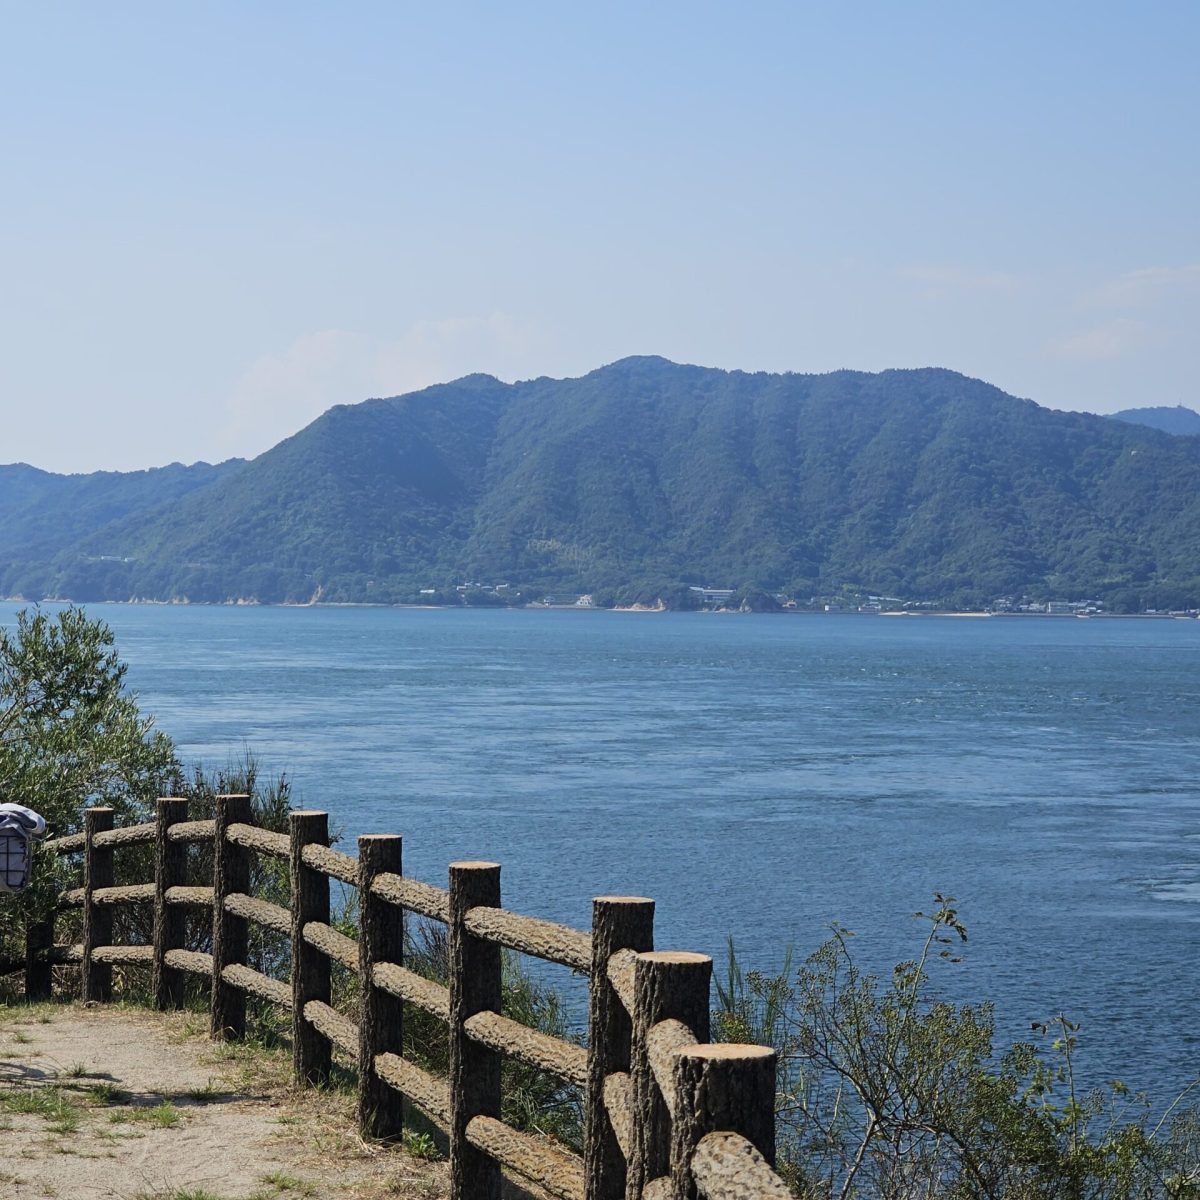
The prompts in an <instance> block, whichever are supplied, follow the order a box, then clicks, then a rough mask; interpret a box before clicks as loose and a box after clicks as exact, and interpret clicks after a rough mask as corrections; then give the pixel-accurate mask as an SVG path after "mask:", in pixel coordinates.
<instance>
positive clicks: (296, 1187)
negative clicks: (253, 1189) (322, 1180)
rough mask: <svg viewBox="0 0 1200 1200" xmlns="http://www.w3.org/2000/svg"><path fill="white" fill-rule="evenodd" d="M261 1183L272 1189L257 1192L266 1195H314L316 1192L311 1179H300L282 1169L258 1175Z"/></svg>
mask: <svg viewBox="0 0 1200 1200" xmlns="http://www.w3.org/2000/svg"><path fill="white" fill-rule="evenodd" d="M260 1178H261V1179H262V1181H263V1183H265V1184H267V1185H268V1186H269V1187H270V1188H271V1189H272V1190H271V1191H270V1192H264V1193H259V1194H261V1195H263V1196H264V1197H266V1196H273V1195H279V1194H280V1193H283V1194H289V1193H290V1194H291V1195H295V1196H315V1195H316V1192H317V1187H316V1184H314V1183H313V1182H312V1181H311V1180H308V1179H301V1178H300V1177H299V1176H297V1175H288V1174H286V1173H285V1172H283V1171H272V1172H271V1173H270V1174H269V1175H263V1176H260Z"/></svg>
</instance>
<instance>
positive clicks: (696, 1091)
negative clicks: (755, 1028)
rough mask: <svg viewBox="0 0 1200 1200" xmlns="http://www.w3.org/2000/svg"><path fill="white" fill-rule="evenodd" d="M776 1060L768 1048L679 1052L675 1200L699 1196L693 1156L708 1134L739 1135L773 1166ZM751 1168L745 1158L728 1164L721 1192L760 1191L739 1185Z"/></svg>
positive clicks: (673, 1147) (724, 1046)
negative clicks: (702, 1139) (741, 1177)
mask: <svg viewBox="0 0 1200 1200" xmlns="http://www.w3.org/2000/svg"><path fill="white" fill-rule="evenodd" d="M775 1062H776V1054H775V1051H774V1050H772V1049H771V1048H770V1047H769V1046H742V1045H736V1044H732V1043H725V1044H719V1045H712V1046H690V1047H688V1048H687V1049H685V1050H680V1051H677V1052H676V1055H675V1064H674V1080H675V1096H676V1105H675V1117H674V1120H673V1121H672V1122H671V1194H672V1196H673V1197H674V1200H696V1197H697V1189H696V1181H695V1179H694V1177H693V1175H692V1154H693V1152H694V1151H695V1149H696V1146H697V1144H698V1143H699V1141H700V1139H701V1138H702V1137H704V1136H705V1134H709V1133H734V1134H740V1135H741V1136H742V1137H744V1138H745V1139H746V1141H748V1142H750V1143H751V1145H753V1146H754V1148H755V1149H756V1150H757V1151H758V1152H759V1154H761V1155H762V1156H763V1158H764V1159H765V1160H766V1162H767V1165H768V1166H772V1167H773V1166H774V1165H775ZM759 1165H760V1167H761V1164H759ZM752 1167H753V1164H752V1163H749V1162H746V1161H744V1159H743V1160H742V1161H740V1162H739V1160H738V1159H737V1158H733V1159H732V1160H731V1161H729V1162H728V1163H727V1165H726V1166H725V1169H726V1170H727V1171H728V1172H729V1176H728V1178H727V1179H726V1180H724V1182H725V1183H726V1184H727V1185H728V1186H727V1187H726V1189H725V1190H724V1191H723V1194H725V1195H752V1194H759V1192H760V1189H759V1188H757V1187H755V1188H745V1189H739V1188H738V1187H737V1186H736V1183H737V1180H738V1178H739V1175H740V1173H741V1172H743V1171H746V1172H748V1171H749V1170H751V1168H752ZM751 1178H753V1176H751ZM759 1178H761V1176H760V1177H759ZM780 1191H783V1189H782V1188H780Z"/></svg>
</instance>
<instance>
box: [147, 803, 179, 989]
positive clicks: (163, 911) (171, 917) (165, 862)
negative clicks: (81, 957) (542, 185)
mask: <svg viewBox="0 0 1200 1200" xmlns="http://www.w3.org/2000/svg"><path fill="white" fill-rule="evenodd" d="M187 811H188V802H187V801H186V800H181V799H178V798H177V797H166V796H164V797H162V798H161V799H160V800H159V801H158V807H157V813H156V818H157V820H156V823H155V830H154V972H153V979H152V986H153V988H154V1005H155V1007H156V1008H182V1007H183V973H182V972H181V971H177V970H176V969H175V968H174V967H168V966H167V961H166V955H167V951H168V950H182V949H183V947H184V940H185V937H186V932H187V915H186V913H185V912H184V909H183V906H182V905H179V904H168V903H167V889H168V888H173V887H182V886H183V885H184V884H185V883H186V882H187V846H186V845H185V844H184V843H183V842H173V841H171V838H170V830H171V826H172V825H177V824H178V823H179V822H180V821H186V820H187Z"/></svg>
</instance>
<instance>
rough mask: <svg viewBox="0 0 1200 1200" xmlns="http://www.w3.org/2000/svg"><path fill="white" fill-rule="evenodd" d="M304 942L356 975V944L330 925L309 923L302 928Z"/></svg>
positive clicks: (316, 922)
mask: <svg viewBox="0 0 1200 1200" xmlns="http://www.w3.org/2000/svg"><path fill="white" fill-rule="evenodd" d="M304 940H305V941H306V942H307V943H308V944H309V945H310V946H315V947H316V948H317V949H318V950H320V951H321V953H322V954H324V955H326V956H327V957H328V958H331V959H333V960H334V961H335V962H339V963H341V964H342V966H343V967H347V968H348V969H349V970H351V971H353V972H354V973H355V974H358V943H357V942H356V941H355V940H354V939H353V938H351V937H347V936H346V935H345V934H344V933H339V932H338V931H337V930H336V929H334V928H333V926H332V925H323V924H322V923H321V922H320V921H309V923H308V924H307V925H305V927H304Z"/></svg>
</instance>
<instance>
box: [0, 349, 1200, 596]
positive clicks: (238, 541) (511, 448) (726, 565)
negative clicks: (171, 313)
mask: <svg viewBox="0 0 1200 1200" xmlns="http://www.w3.org/2000/svg"><path fill="white" fill-rule="evenodd" d="M167 470H170V468H167ZM210 470H213V471H217V472H221V473H220V475H219V477H218V478H215V479H213V480H212V481H211V482H210V483H209V484H208V485H207V486H203V487H197V488H196V489H195V490H193V491H192V492H191V493H190V494H187V495H180V496H178V497H176V498H174V499H172V500H170V501H168V502H167V503H158V504H156V505H155V506H154V507H153V508H152V509H149V510H139V509H134V508H126V509H124V510H122V512H120V513H118V514H116V516H115V519H113V520H111V521H110V522H108V523H106V524H103V525H93V526H90V527H89V528H88V529H86V530H81V531H76V532H74V533H73V534H72V537H71V538H70V539H68V540H66V541H61V540H60V541H59V542H58V543H54V542H53V541H48V540H45V539H43V540H41V541H37V540H34V539H30V540H27V541H24V542H22V541H21V540H20V539H19V538H16V537H12V536H9V537H7V539H6V540H5V541H4V542H3V543H2V544H0V592H3V593H5V594H8V595H13V594H21V595H24V596H27V597H29V596H41V595H63V596H71V597H72V598H77V599H96V598H102V597H109V598H127V597H131V596H138V597H156V598H161V599H170V598H174V597H187V598H189V599H192V600H225V599H232V598H256V599H259V600H262V601H281V600H291V601H307V600H310V599H313V598H314V597H317V598H320V599H324V600H347V601H349V600H362V601H370V600H379V601H403V600H415V599H417V598H418V596H419V594H420V592H421V590H422V589H429V588H434V589H438V591H439V593H441V594H445V595H448V596H453V595H454V591H453V587H454V585H455V584H456V583H459V582H463V581H478V582H482V583H487V584H497V583H501V582H506V583H509V584H512V585H514V587H519V588H522V589H525V590H526V594H527V595H528V594H530V591H531V590H532V592H533V594H535V595H536V594H541V593H542V592H544V591H546V590H569V591H578V592H584V591H586V592H590V593H592V594H594V595H596V596H597V598H598V599H599V600H601V601H607V602H613V601H620V600H625V601H628V600H652V599H654V598H655V597H657V596H664V597H666V598H668V599H672V598H678V597H680V596H681V595H684V594H686V585H688V584H693V583H696V584H708V585H712V586H727V587H741V586H744V585H749V584H753V585H756V586H760V587H765V588H769V589H785V590H789V591H794V592H797V593H799V594H801V595H803V596H805V597H807V596H808V595H810V594H814V593H836V592H837V591H839V590H842V589H846V588H849V589H860V590H862V591H871V592H876V593H883V594H886V595H889V596H900V597H905V598H911V599H927V600H935V601H945V602H948V603H958V604H964V603H980V602H986V601H988V600H991V599H993V598H995V597H997V596H1000V595H1013V594H1021V593H1028V594H1029V595H1031V596H1043V597H1060V598H1082V597H1089V598H1091V597H1099V598H1103V599H1107V600H1108V601H1109V602H1110V603H1112V604H1114V605H1115V606H1118V607H1125V608H1130V607H1136V606H1138V605H1139V604H1150V605H1153V606H1164V605H1169V606H1176V605H1179V604H1183V603H1190V604H1196V603H1200V439H1191V438H1172V437H1170V436H1168V435H1166V434H1163V433H1159V432H1156V431H1154V430H1151V429H1148V428H1145V427H1142V426H1138V425H1132V424H1127V423H1123V422H1120V421H1113V420H1107V419H1105V418H1102V417H1096V416H1091V415H1089V414H1085V413H1068V412H1054V411H1051V410H1048V409H1043V408H1039V407H1038V406H1037V405H1036V404H1034V403H1032V402H1031V401H1027V400H1018V399H1015V398H1013V397H1011V396H1007V395H1005V394H1004V393H1003V392H1001V391H999V390H998V389H996V388H994V387H991V386H990V385H988V384H985V383H981V382H979V381H978V380H973V379H968V378H966V377H964V376H962V375H958V374H955V373H954V372H951V371H945V370H937V369H928V370H916V371H885V372H883V373H881V374H864V373H861V372H854V371H839V372H835V373H833V374H830V375H796V374H788V375H769V374H765V373H760V374H746V373H743V372H727V371H718V370H710V369H705V368H700V367H689V366H678V365H675V364H673V363H669V362H666V361H665V360H663V359H658V358H632V359H624V360H622V361H620V362H617V363H614V364H612V365H610V366H608V367H603V368H601V369H599V370H597V371H593V372H591V373H590V374H588V375H585V376H583V377H582V378H579V379H566V380H553V379H536V380H531V381H528V382H524V383H518V384H504V383H501V382H499V381H498V380H495V379H492V378H490V377H488V376H469V377H468V378H466V379H461V380H458V381H457V382H455V383H450V384H444V385H440V386H438V387H433V388H428V389H426V390H424V391H421V392H416V393H413V394H411V395H408V396H401V397H396V398H393V399H387V400H370V401H366V402H365V403H362V404H357V405H351V406H340V407H338V408H334V409H331V410H330V411H329V412H327V413H326V414H325V415H324V416H322V417H321V418H319V419H318V420H317V421H315V422H313V423H312V424H311V425H309V426H308V427H307V428H305V429H303V430H301V431H300V432H299V433H297V434H296V435H294V436H293V437H291V438H289V439H287V440H286V441H284V442H282V443H280V444H279V445H278V446H276V447H275V448H274V449H272V450H270V451H268V452H267V453H265V454H263V455H261V456H260V457H259V458H257V459H255V460H254V461H252V462H250V463H247V464H245V465H244V466H240V467H237V468H236V469H228V470H227V469H225V468H210ZM84 478H93V477H84ZM14 486H15V485H14ZM14 494H15V492H14ZM8 497H9V493H8V492H4V493H0V503H3V504H4V505H5V506H6V507H7V505H8V503H9V498H8ZM49 503H50V504H53V505H57V503H58V501H57V500H53V501H50V502H49ZM125 559H128V560H130V561H117V560H125Z"/></svg>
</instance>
